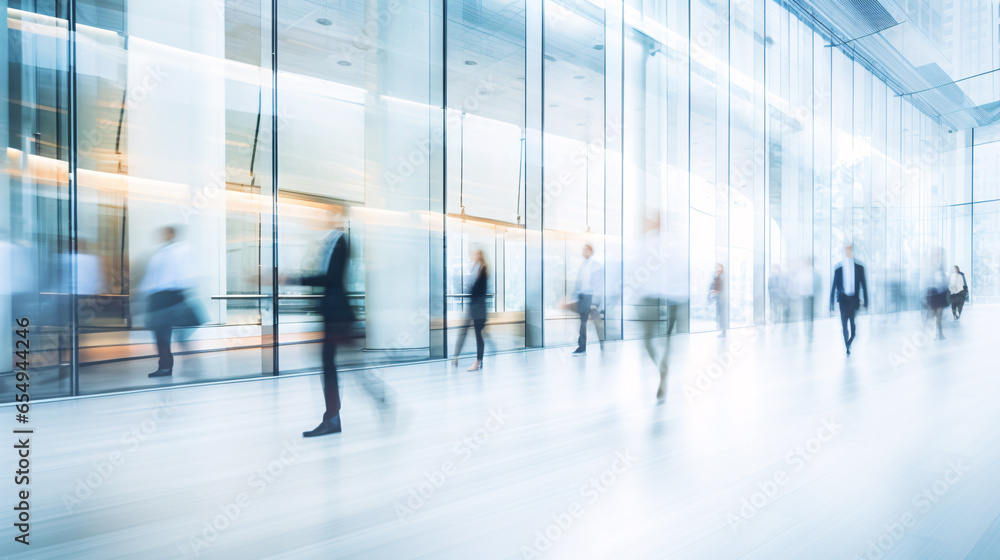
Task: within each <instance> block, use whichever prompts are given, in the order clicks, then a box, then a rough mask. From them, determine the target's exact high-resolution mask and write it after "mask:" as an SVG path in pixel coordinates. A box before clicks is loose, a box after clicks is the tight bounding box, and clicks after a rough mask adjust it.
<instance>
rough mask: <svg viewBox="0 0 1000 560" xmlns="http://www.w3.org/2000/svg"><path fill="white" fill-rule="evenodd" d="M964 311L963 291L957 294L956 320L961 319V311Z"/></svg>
mask: <svg viewBox="0 0 1000 560" xmlns="http://www.w3.org/2000/svg"><path fill="white" fill-rule="evenodd" d="M964 309H965V290H962V291H961V292H959V293H958V319H961V318H962V310H964Z"/></svg>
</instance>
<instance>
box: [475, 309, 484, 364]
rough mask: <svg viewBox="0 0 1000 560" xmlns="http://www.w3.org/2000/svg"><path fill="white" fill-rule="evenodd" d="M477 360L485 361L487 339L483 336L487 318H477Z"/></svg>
mask: <svg viewBox="0 0 1000 560" xmlns="http://www.w3.org/2000/svg"><path fill="white" fill-rule="evenodd" d="M475 328H476V361H478V362H479V363H480V365H481V364H482V363H483V354H484V353H485V352H486V339H485V338H483V329H485V328H486V319H476V320H475Z"/></svg>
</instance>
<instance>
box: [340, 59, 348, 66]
mask: <svg viewBox="0 0 1000 560" xmlns="http://www.w3.org/2000/svg"><path fill="white" fill-rule="evenodd" d="M337 64H339V65H341V66H350V65H351V63H350V62H347V61H346V60H338V61H337Z"/></svg>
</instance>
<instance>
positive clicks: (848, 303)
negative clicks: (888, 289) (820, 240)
mask: <svg viewBox="0 0 1000 560" xmlns="http://www.w3.org/2000/svg"><path fill="white" fill-rule="evenodd" d="M834 299H836V301H837V302H838V303H840V324H841V327H842V328H843V330H844V345H845V346H847V355H848V356H850V355H851V344H853V343H854V337H855V335H857V334H858V331H857V327H856V326H855V324H854V316H855V314H857V312H858V308H859V307H861V306H864V307H865V308H867V307H868V283H867V282H866V281H865V267H864V266H862V265H860V264H858V263H856V262H854V247H852V246H850V245H848V246H847V247H844V261H843V262H842V263H840V264H839V265H838V266H837V270H836V271H835V272H834V273H833V288H831V289H830V314H833V302H834ZM848 324H850V333H848V329H847V327H848Z"/></svg>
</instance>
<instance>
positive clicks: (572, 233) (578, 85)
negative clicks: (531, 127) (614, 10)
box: [543, 0, 620, 346]
mask: <svg viewBox="0 0 1000 560" xmlns="http://www.w3.org/2000/svg"><path fill="white" fill-rule="evenodd" d="M545 17H546V20H545V52H544V54H543V57H544V72H545V84H546V90H545V98H544V99H545V106H544V108H543V110H544V122H545V130H544V157H545V161H544V168H543V169H544V176H543V178H544V185H545V186H544V191H545V193H546V196H545V198H544V199H543V204H544V209H545V212H544V229H545V231H544V240H543V246H544V254H545V259H544V278H545V285H544V286H543V297H544V305H545V329H546V331H545V344H546V346H553V345H560V344H570V343H575V342H577V339H578V335H579V329H580V322H579V320H580V316H579V315H578V314H576V313H575V312H574V311H572V309H569V308H567V305H568V304H571V303H572V302H575V301H576V300H577V294H576V293H575V290H576V283H577V275H578V272H579V270H580V266H581V264H582V263H583V257H582V249H583V246H584V244H587V243H589V244H590V245H591V246H592V247H593V248H594V256H593V257H592V258H593V259H596V261H597V262H598V263H602V264H603V262H604V251H603V245H604V203H603V201H604V146H605V145H606V144H605V142H606V140H607V136H608V135H609V134H616V132H615V131H613V130H610V129H611V128H613V127H609V126H607V125H606V123H605V119H604V110H603V107H604V28H605V22H604V11H603V10H602V9H600V8H598V7H597V6H595V5H593V4H590V3H587V2H566V3H563V2H557V1H553V0H546V3H545ZM618 134H620V133H618ZM601 291H602V292H603V290H601ZM595 296H598V294H596V293H595ZM596 299H603V293H601V294H600V295H599V297H597V298H596ZM588 329H589V327H588ZM598 335H600V336H603V333H601V332H598Z"/></svg>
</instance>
